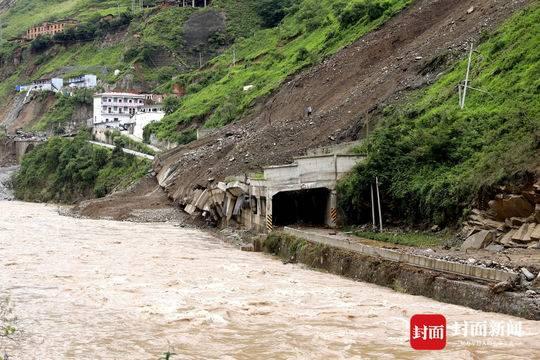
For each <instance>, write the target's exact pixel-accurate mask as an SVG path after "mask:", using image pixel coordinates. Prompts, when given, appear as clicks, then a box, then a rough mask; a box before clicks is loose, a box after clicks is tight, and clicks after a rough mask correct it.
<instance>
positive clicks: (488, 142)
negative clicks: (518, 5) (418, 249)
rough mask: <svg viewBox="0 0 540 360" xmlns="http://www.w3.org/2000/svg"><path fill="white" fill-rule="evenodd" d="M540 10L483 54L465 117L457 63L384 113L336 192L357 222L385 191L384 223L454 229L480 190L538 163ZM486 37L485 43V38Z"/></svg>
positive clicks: (519, 20)
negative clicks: (377, 192) (363, 157)
mask: <svg viewBox="0 0 540 360" xmlns="http://www.w3.org/2000/svg"><path fill="white" fill-rule="evenodd" d="M539 34H540V6H538V4H536V5H533V6H532V7H530V8H529V9H527V10H525V11H522V12H521V13H519V14H517V15H515V16H513V17H512V18H511V19H510V20H509V21H508V22H507V23H506V24H505V25H504V26H503V27H501V28H500V29H499V30H498V31H497V32H495V33H494V34H491V35H490V36H489V37H488V38H487V39H484V41H483V43H482V44H481V45H480V46H479V47H478V48H477V50H478V52H479V53H480V54H481V55H476V54H475V56H474V64H473V68H472V74H471V77H472V82H471V84H470V86H472V87H474V88H476V89H481V90H483V91H485V92H487V93H485V92H480V91H476V90H470V91H469V93H468V96H467V101H466V106H465V109H463V110H461V109H460V108H459V106H458V92H457V89H456V86H457V85H458V84H459V83H460V82H461V81H462V80H463V79H464V77H465V72H466V66H467V62H466V60H463V61H460V62H459V63H458V64H456V65H455V66H454V67H453V68H452V69H451V70H450V71H449V72H448V73H447V74H445V75H443V76H442V77H441V78H440V79H439V80H438V81H437V82H436V83H435V84H434V85H433V86H430V87H429V88H427V89H425V90H422V91H419V92H418V93H416V94H415V96H413V97H411V98H410V99H408V101H407V103H405V104H403V105H397V106H393V107H389V108H387V109H385V110H384V115H383V116H382V119H381V120H382V121H381V125H380V127H379V128H378V129H377V130H376V131H375V132H374V133H373V134H372V135H371V136H370V138H369V139H368V142H367V145H366V146H365V147H364V150H366V151H367V153H368V159H367V162H366V163H365V164H362V165H360V166H358V167H357V168H356V169H355V171H354V172H353V173H352V174H351V175H350V176H349V177H348V178H346V179H344V180H343V181H342V182H341V183H340V185H339V189H338V191H339V198H340V206H341V208H342V210H343V213H345V214H347V216H349V221H350V222H352V223H357V222H363V221H366V220H367V219H366V217H367V216H369V214H370V211H369V208H368V206H369V186H370V184H371V183H372V181H373V180H374V179H375V177H376V176H378V177H379V179H380V181H381V183H382V186H381V191H382V199H383V210H384V213H385V214H386V217H393V218H395V219H400V220H403V221H409V222H414V223H436V224H441V225H442V224H453V223H456V222H457V221H458V220H459V219H460V218H461V217H462V216H463V215H464V210H465V209H466V208H467V207H468V206H470V204H471V203H473V202H474V200H475V198H476V197H477V196H478V194H479V193H480V192H481V191H482V190H487V189H489V188H490V187H491V186H493V185H496V184H499V183H501V182H503V181H505V180H509V179H511V178H512V177H513V176H514V175H515V174H518V173H520V172H522V171H526V170H527V169H529V170H530V169H534V168H535V167H537V166H538V165H540V164H539V162H540V140H539V139H540V96H539V95H540V52H539V51H538V36H539ZM486 37H487V35H486Z"/></svg>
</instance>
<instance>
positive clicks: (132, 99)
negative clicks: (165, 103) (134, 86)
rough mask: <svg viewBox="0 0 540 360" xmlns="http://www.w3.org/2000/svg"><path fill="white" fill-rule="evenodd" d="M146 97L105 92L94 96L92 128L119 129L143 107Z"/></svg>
mask: <svg viewBox="0 0 540 360" xmlns="http://www.w3.org/2000/svg"><path fill="white" fill-rule="evenodd" d="M145 100H146V95H144V94H133V93H117V92H107V93H101V94H95V95H94V118H93V123H94V127H110V128H119V127H120V124H121V123H126V122H129V120H130V119H131V117H132V116H133V115H135V112H136V111H137V110H138V109H139V108H141V107H143V106H144V104H145Z"/></svg>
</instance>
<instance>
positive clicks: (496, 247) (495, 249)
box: [486, 244, 504, 253]
mask: <svg viewBox="0 0 540 360" xmlns="http://www.w3.org/2000/svg"><path fill="white" fill-rule="evenodd" d="M486 250H487V251H491V252H494V253H498V252H501V251H503V250H504V246H502V245H497V244H491V245H489V246H487V247H486Z"/></svg>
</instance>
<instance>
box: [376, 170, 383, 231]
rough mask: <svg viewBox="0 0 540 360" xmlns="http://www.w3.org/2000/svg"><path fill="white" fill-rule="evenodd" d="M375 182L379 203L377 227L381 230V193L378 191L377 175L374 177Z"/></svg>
mask: <svg viewBox="0 0 540 360" xmlns="http://www.w3.org/2000/svg"><path fill="white" fill-rule="evenodd" d="M375 184H376V187H377V203H378V204H379V229H380V231H381V232H382V231H383V227H382V210H381V194H380V192H379V177H376V178H375Z"/></svg>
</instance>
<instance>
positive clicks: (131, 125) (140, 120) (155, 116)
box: [121, 104, 165, 141]
mask: <svg viewBox="0 0 540 360" xmlns="http://www.w3.org/2000/svg"><path fill="white" fill-rule="evenodd" d="M164 116H165V111H163V106H162V105H161V104H151V105H145V106H143V107H141V108H138V109H137V111H136V112H135V115H133V117H132V118H131V119H130V121H129V122H125V123H123V124H121V127H122V128H123V129H125V130H126V131H127V132H128V133H129V134H130V135H133V136H135V137H136V138H138V139H139V140H140V141H142V140H143V130H144V127H145V126H146V125H148V124H151V123H153V122H158V121H161V119H163V117H164Z"/></svg>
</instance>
